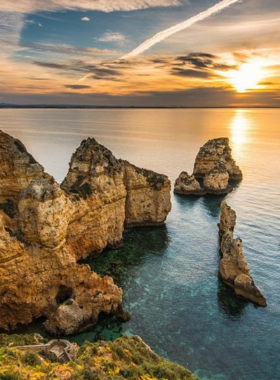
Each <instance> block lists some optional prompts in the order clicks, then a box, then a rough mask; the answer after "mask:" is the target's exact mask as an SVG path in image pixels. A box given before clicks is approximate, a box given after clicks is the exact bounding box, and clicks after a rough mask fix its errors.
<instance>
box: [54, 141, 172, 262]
mask: <svg viewBox="0 0 280 380" xmlns="http://www.w3.org/2000/svg"><path fill="white" fill-rule="evenodd" d="M61 187H62V189H64V190H65V192H67V194H68V195H69V197H70V198H71V200H72V202H73V204H74V206H75V211H74V214H73V216H72V219H71V222H70V224H69V228H68V232H67V246H68V247H69V249H71V251H72V252H74V253H75V255H76V256H77V257H78V258H80V257H82V256H81V254H82V255H87V254H89V253H90V252H91V253H92V252H98V251H101V250H102V249H104V248H105V247H106V246H109V247H118V246H119V245H120V244H121V242H122V235H123V230H124V225H125V226H126V227H134V226H147V225H149V226H157V225H160V224H163V223H164V221H165V219H166V217H167V215H168V213H169V211H170V210H171V201H170V190H171V186H170V181H169V180H168V178H167V177H166V176H164V175H161V174H157V173H154V172H152V171H149V170H145V169H140V168H137V167H136V166H134V165H132V164H130V163H129V162H127V161H123V160H117V159H116V158H115V157H114V156H113V154H112V153H111V152H110V151H109V150H108V149H107V148H105V147H104V146H102V145H100V144H98V143H97V142H96V140H94V139H87V140H85V141H83V142H82V143H81V146H80V147H79V148H78V149H77V151H76V152H75V153H74V155H73V156H72V159H71V162H70V168H69V172H68V174H67V176H66V178H65V179H64V181H63V183H62V185H61ZM77 235H78V236H79V238H78V239H77ZM81 248H82V249H81Z"/></svg>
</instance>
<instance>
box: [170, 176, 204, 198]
mask: <svg viewBox="0 0 280 380" xmlns="http://www.w3.org/2000/svg"><path fill="white" fill-rule="evenodd" d="M174 192H175V193H177V194H183V195H184V194H189V195H205V194H207V192H206V191H205V190H204V189H202V188H201V186H200V183H199V182H198V181H197V180H196V179H195V176H194V175H193V174H192V175H189V174H188V173H187V172H182V173H181V174H180V176H179V177H178V178H177V179H176V181H175V187H174Z"/></svg>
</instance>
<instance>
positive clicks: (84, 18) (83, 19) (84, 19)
mask: <svg viewBox="0 0 280 380" xmlns="http://www.w3.org/2000/svg"><path fill="white" fill-rule="evenodd" d="M81 21H90V18H89V17H83V18H81Z"/></svg>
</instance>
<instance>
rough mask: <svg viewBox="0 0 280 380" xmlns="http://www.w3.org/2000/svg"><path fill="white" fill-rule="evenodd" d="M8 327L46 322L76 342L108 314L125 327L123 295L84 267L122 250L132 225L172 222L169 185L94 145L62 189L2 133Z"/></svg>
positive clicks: (0, 206)
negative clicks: (90, 258) (78, 335)
mask: <svg viewBox="0 0 280 380" xmlns="http://www.w3.org/2000/svg"><path fill="white" fill-rule="evenodd" d="M0 162H1V171H0V275H1V277H0V329H1V330H2V331H6V332H12V331H15V330H17V329H18V328H19V327H21V326H27V325H29V324H30V323H31V322H32V321H34V320H36V319H37V318H39V317H44V318H45V319H46V322H45V323H44V326H45V328H46V330H47V331H48V332H49V333H51V334H53V335H60V334H61V335H69V334H75V333H77V332H79V331H84V330H85V329H86V328H88V327H89V326H92V325H94V324H96V322H97V320H98V316H99V315H100V313H106V314H113V315H116V316H117V317H119V318H121V319H123V320H126V319H127V318H128V315H127V314H126V313H124V312H123V310H122V290H121V289H120V288H118V287H117V286H116V285H115V284H114V282H113V280H112V278H111V277H108V276H105V277H104V278H101V277H100V276H98V275H97V274H96V273H94V272H92V271H91V270H90V267H89V266H88V265H78V264H77V261H78V260H79V259H82V258H86V257H88V256H89V255H94V254H95V253H100V252H101V251H102V250H103V249H104V248H106V247H112V248H115V247H117V246H119V245H120V244H122V236H123V231H124V227H125V226H127V227H133V226H146V225H154V226H157V225H160V224H163V223H164V221H165V219H166V217H167V215H168V213H169V211H170V210H171V201H170V188H171V185H170V181H169V180H168V178H167V177H166V176H164V175H160V174H157V173H154V172H152V171H148V170H144V169H140V168H137V167H135V166H133V165H131V164H130V163H128V162H126V161H122V160H117V159H116V158H115V157H114V156H113V154H112V153H111V152H110V151H109V150H108V149H107V148H105V147H103V146H102V145H100V144H98V143H97V142H96V140H94V139H87V140H84V141H83V142H82V143H81V145H80V147H79V148H78V149H77V151H76V152H75V153H74V154H73V156H72V159H71V162H70V168H69V172H68V174H67V176H66V178H65V179H64V181H63V183H62V185H61V186H60V185H59V184H58V183H56V182H55V180H54V179H53V177H52V176H50V175H49V174H47V173H45V171H44V169H43V167H42V166H41V165H40V164H39V163H38V162H37V161H36V160H35V159H34V158H33V157H32V156H31V155H30V154H29V153H28V152H27V150H26V148H25V146H24V145H23V144H22V143H21V142H20V141H19V140H17V139H14V138H13V137H11V136H9V135H8V134H5V133H4V132H0Z"/></svg>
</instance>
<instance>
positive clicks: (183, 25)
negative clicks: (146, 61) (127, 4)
mask: <svg viewBox="0 0 280 380" xmlns="http://www.w3.org/2000/svg"><path fill="white" fill-rule="evenodd" d="M238 1H239V0H222V1H220V2H219V3H217V4H215V5H214V6H213V7H211V8H208V9H207V10H206V11H204V12H200V13H199V14H197V15H196V16H193V17H191V18H189V19H188V20H186V21H183V22H180V23H179V24H176V25H174V26H172V27H171V28H168V29H165V30H162V31H161V32H158V33H157V34H155V35H154V36H153V37H152V38H150V39H148V40H146V41H144V42H143V43H142V44H141V45H139V46H137V47H136V48H135V49H134V50H132V51H131V52H130V53H128V54H126V55H124V56H123V57H122V58H124V59H127V58H131V57H136V56H137V55H139V54H142V53H144V52H145V51H146V50H148V49H150V48H151V47H152V46H154V45H156V44H157V43H159V42H161V41H163V40H165V39H166V38H168V37H170V36H172V35H173V34H175V33H178V32H180V31H181V30H184V29H187V28H189V27H191V26H192V25H194V24H196V23H197V22H199V21H202V20H204V19H206V18H208V17H210V16H212V15H214V14H215V13H217V12H220V11H222V10H223V9H224V8H227V7H229V6H230V5H232V4H234V3H237V2H238Z"/></svg>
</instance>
